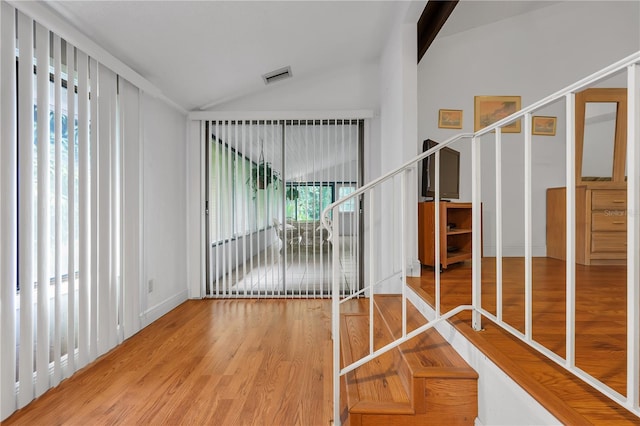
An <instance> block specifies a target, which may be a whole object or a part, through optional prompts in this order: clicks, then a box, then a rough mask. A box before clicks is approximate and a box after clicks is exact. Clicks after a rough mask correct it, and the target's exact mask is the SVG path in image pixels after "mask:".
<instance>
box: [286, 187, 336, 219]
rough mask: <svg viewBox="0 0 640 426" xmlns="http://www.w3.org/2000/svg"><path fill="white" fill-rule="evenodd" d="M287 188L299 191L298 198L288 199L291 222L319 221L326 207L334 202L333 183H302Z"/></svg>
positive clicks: (287, 211) (287, 207) (287, 210)
mask: <svg viewBox="0 0 640 426" xmlns="http://www.w3.org/2000/svg"><path fill="white" fill-rule="evenodd" d="M287 188H291V189H297V197H287V205H286V213H287V218H288V219H289V220H296V221H316V220H319V219H320V215H321V214H322V211H323V210H324V209H325V207H327V206H328V205H329V204H331V203H332V202H333V201H334V186H333V184H331V183H300V184H296V185H288V186H287ZM291 192H293V191H291ZM293 193H294V194H295V192H293ZM291 198H294V199H291Z"/></svg>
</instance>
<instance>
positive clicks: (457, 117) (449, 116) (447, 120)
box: [438, 109, 462, 129]
mask: <svg viewBox="0 0 640 426" xmlns="http://www.w3.org/2000/svg"><path fill="white" fill-rule="evenodd" d="M438 127H439V128H441V129H462V110H461V109H441V110H439V111H438Z"/></svg>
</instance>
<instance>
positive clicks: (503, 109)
mask: <svg viewBox="0 0 640 426" xmlns="http://www.w3.org/2000/svg"><path fill="white" fill-rule="evenodd" d="M474 106H475V108H474V119H475V120H474V132H477V131H478V130H481V129H484V128H485V127H487V126H490V125H491V124H493V123H495V122H497V121H500V120H502V119H503V118H505V117H507V116H509V115H511V114H513V113H514V112H516V111H519V110H520V96H475V97H474ZM520 121H521V120H517V121H515V122H514V123H511V124H509V125H507V126H504V127H503V128H502V133H520Z"/></svg>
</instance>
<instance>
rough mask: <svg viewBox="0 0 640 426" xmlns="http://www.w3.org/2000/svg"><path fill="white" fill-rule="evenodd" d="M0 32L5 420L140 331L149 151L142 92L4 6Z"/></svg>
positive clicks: (0, 396) (1, 392)
mask: <svg viewBox="0 0 640 426" xmlns="http://www.w3.org/2000/svg"><path fill="white" fill-rule="evenodd" d="M0 34H1V44H0V72H1V78H0V190H1V195H2V203H0V235H2V238H0V302H1V304H0V306H1V308H0V321H1V323H0V401H1V402H0V419H2V420H4V419H6V418H7V417H8V416H9V415H10V414H11V413H13V412H14V411H15V410H16V409H18V408H21V407H24V406H25V405H27V404H28V403H29V402H30V401H32V400H33V399H34V398H36V397H38V396H40V395H42V394H43V393H44V392H46V391H47V390H48V389H49V388H51V387H53V386H56V385H57V384H58V383H60V381H61V380H63V379H64V378H66V377H69V376H71V375H72V374H73V373H74V372H75V371H77V370H78V369H80V368H82V367H84V366H86V365H87V364H88V363H90V362H92V361H93V360H95V359H96V358H97V357H98V356H100V355H102V354H104V353H106V352H107V351H109V350H110V349H112V348H113V347H114V346H116V345H117V344H118V343H120V342H122V340H123V339H124V338H126V337H128V336H130V335H132V334H133V333H135V331H137V330H138V329H139V319H138V315H137V314H136V313H137V312H139V304H138V291H139V282H140V258H141V256H140V255H139V254H140V241H141V238H140V229H141V227H140V226H139V220H140V217H141V215H140V211H141V205H140V202H139V200H140V198H141V197H140V188H141V178H140V172H139V170H140V157H141V156H140V125H139V89H138V88H136V87H135V86H133V85H131V84H130V83H128V82H127V81H125V80H124V79H122V78H120V77H119V76H118V75H116V74H115V73H114V72H113V71H111V70H109V69H108V68H106V67H105V66H103V65H101V64H100V63H99V62H98V61H97V60H95V59H93V58H90V57H89V56H88V55H87V54H85V53H84V52H82V51H81V50H80V49H78V48H77V47H75V46H73V45H72V44H71V43H69V42H67V41H66V40H64V39H63V38H61V37H60V36H58V35H56V34H53V33H52V32H50V31H49V30H48V29H47V28H45V27H44V26H43V25H41V24H39V23H37V22H35V21H34V20H32V19H31V18H30V17H28V16H26V15H25V14H23V13H22V12H20V11H17V10H16V9H14V8H13V7H12V6H10V5H8V4H7V3H5V2H0ZM125 231H126V232H128V233H130V234H128V237H127V240H126V241H124V239H123V238H122V236H123V232H125ZM129 235H130V236H129ZM125 258H126V259H127V261H126V262H125V261H124V259H125ZM125 301H126V302H125Z"/></svg>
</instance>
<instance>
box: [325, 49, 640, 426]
mask: <svg viewBox="0 0 640 426" xmlns="http://www.w3.org/2000/svg"><path fill="white" fill-rule="evenodd" d="M625 68H627V71H628V80H627V90H628V92H629V95H628V99H629V101H628V102H629V108H628V119H627V126H628V128H627V133H628V139H627V148H628V149H627V151H628V152H629V156H630V157H629V158H631V160H630V161H628V164H629V166H628V169H629V170H628V173H629V183H628V192H627V194H628V200H629V208H633V206H637V205H638V202H639V201H640V200H637V197H638V194H637V192H638V188H637V182H636V181H634V178H635V179H638V178H639V175H640V172H639V171H638V169H637V168H638V165H637V164H635V163H633V158H638V157H640V155H639V154H638V153H637V151H638V150H640V135H639V133H640V130H639V127H640V126H639V125H640V123H639V122H638V121H640V120H639V119H638V117H637V116H638V112H639V111H640V51H638V52H636V53H634V54H632V55H629V56H627V57H626V58H623V59H622V60H620V61H617V62H615V63H613V64H611V65H609V66H607V67H605V68H603V69H601V70H599V71H597V72H595V73H592V74H591V75H589V76H587V77H585V78H583V79H581V80H579V81H577V82H576V83H573V84H571V85H569V86H567V87H565V88H564V89H561V90H559V91H557V92H555V93H553V94H551V95H549V96H547V97H545V98H543V99H541V100H540V101H538V102H535V103H533V104H531V105H529V106H527V107H525V108H523V109H521V110H519V111H516V112H514V113H513V114H511V115H509V116H508V117H505V118H503V119H501V120H499V121H497V122H495V123H493V124H491V125H489V126H487V127H485V128H483V129H481V130H479V131H477V132H475V133H461V134H458V135H455V136H453V137H451V138H449V139H447V140H446V141H444V142H442V143H439V144H438V145H436V146H434V147H433V148H431V149H429V150H427V151H425V152H423V153H421V154H419V155H417V156H416V157H415V158H413V159H411V160H409V161H407V162H405V163H404V164H402V165H401V166H399V167H397V168H396V169H394V170H392V171H390V172H387V173H386V174H384V175H382V176H380V177H378V178H376V179H374V180H372V181H370V182H369V183H367V184H365V185H363V186H362V187H360V188H358V189H357V190H356V191H354V192H352V193H350V194H349V195H347V196H345V197H343V198H341V199H339V200H337V201H335V202H334V203H331V204H330V205H329V206H327V207H326V208H325V209H324V210H323V212H322V217H321V221H322V225H323V226H324V227H325V228H326V229H327V230H328V231H329V232H330V238H332V237H333V228H338V229H339V220H340V218H339V215H336V214H334V221H333V225H332V224H331V223H330V220H329V216H330V212H331V211H333V212H334V213H335V212H339V206H340V205H342V204H344V203H346V202H348V201H349V200H352V199H353V198H355V197H358V196H360V195H362V194H365V193H367V192H369V191H372V190H373V189H374V188H376V187H378V186H379V185H380V184H382V183H384V182H387V181H389V180H391V179H393V178H394V177H396V176H398V175H399V174H401V173H403V172H406V171H408V170H411V169H412V168H413V167H414V165H415V164H416V163H418V162H419V161H421V160H423V159H425V158H427V157H428V156H430V155H432V154H435V153H436V152H438V151H440V150H441V149H442V148H444V147H446V146H448V145H450V144H452V143H454V142H456V141H459V140H463V139H469V140H470V141H471V143H472V170H473V172H474V174H473V176H476V177H477V178H478V179H479V176H480V175H475V172H479V170H480V169H481V167H478V166H479V165H480V164H479V149H478V143H477V142H479V138H480V137H481V136H483V135H486V134H488V133H490V132H495V141H496V144H497V146H498V147H499V146H500V145H499V144H500V140H501V136H502V128H503V127H504V126H506V125H509V124H511V123H512V122H514V121H516V120H519V119H524V123H525V125H524V128H525V130H524V139H525V171H524V173H525V183H526V184H527V185H529V186H530V184H531V182H530V176H529V182H528V183H527V179H526V176H527V173H529V174H530V173H531V153H530V149H531V134H530V133H531V115H532V113H533V112H535V111H536V110H538V109H540V108H542V107H544V106H547V105H549V104H551V103H553V102H556V101H558V100H561V99H563V98H564V100H565V102H566V111H567V116H566V118H565V119H566V120H567V126H566V127H567V136H566V137H567V160H566V161H567V163H566V164H567V171H566V172H567V185H568V186H569V185H572V184H573V179H572V177H573V176H574V174H575V173H574V172H575V170H574V169H575V163H574V162H573V161H572V160H573V158H572V157H573V146H574V144H575V129H574V123H573V122H572V120H573V115H574V114H573V110H574V101H573V98H574V95H575V93H576V92H578V91H580V90H583V89H585V88H587V87H589V86H591V85H593V84H595V83H598V82H600V81H602V80H603V79H605V78H607V77H609V76H611V75H613V74H615V73H617V72H619V71H622V70H624V69H625ZM527 149H528V151H527ZM632 153H634V154H633V155H635V157H631V154H632ZM496 155H497V156H498V154H496ZM497 158H499V156H498V157H497ZM437 167H438V165H436V197H435V200H436V201H437V200H439V182H438V181H439V179H438V173H437V170H438V168H437ZM498 177H499V179H502V175H501V165H500V164H499V162H498V161H496V179H498ZM404 180H405V179H404V177H403V182H402V184H404ZM497 184H498V182H497ZM473 185H474V189H473V191H472V193H473V196H472V198H473V200H472V202H473V210H474V211H473V220H474V224H477V223H478V221H479V220H480V214H479V211H478V210H477V208H476V205H477V204H478V203H479V202H480V198H479V193H478V192H477V189H476V186H475V185H478V182H476V181H475V180H474V183H473ZM574 196H575V194H574V189H572V188H569V187H568V188H567V226H566V228H567V238H566V240H567V247H566V248H567V265H566V268H567V299H569V298H571V297H575V292H574V291H573V289H574V288H575V275H574V274H573V273H572V268H573V267H574V265H573V262H570V260H571V259H573V258H574V257H573V256H574V250H575V247H574V246H573V239H574V238H575V235H573V231H572V228H573V226H574V224H575V215H574V214H573V212H574V210H573V209H574V207H573V206H572V205H571V206H570V202H569V201H570V200H573V198H574ZM400 197H401V203H405V187H404V185H403V186H402V188H401V191H400ZM371 199H373V192H371ZM497 202H498V201H497ZM500 202H501V201H500ZM632 202H634V203H635V204H633V203H632ZM527 204H528V205H527ZM371 207H373V204H371ZM402 211H403V210H402V209H401V212H402ZM630 211H631V212H633V213H635V211H634V210H630ZM636 216H637V215H636ZM632 218H633V216H632ZM632 218H630V219H629V221H628V222H629V223H628V232H627V234H628V235H627V236H628V240H629V241H630V242H629V243H628V244H627V257H628V258H631V256H632V255H634V256H637V255H638V250H639V246H640V242H639V241H638V240H639V239H640V237H638V235H635V234H638V232H637V230H638V228H639V227H640V223H638V222H639V221H638V219H637V217H636V218H633V220H632ZM435 220H436V229H435V238H436V240H438V239H439V237H440V235H439V234H440V232H439V227H438V226H437V224H438V222H439V219H438V215H437V214H436V219H435ZM530 225H531V190H530V187H529V190H528V191H527V193H525V227H526V226H530ZM499 228H500V229H499V230H498V231H497V232H502V230H501V225H500V227H499ZM370 232H372V231H370ZM400 233H401V234H403V232H400ZM632 233H635V234H634V235H631V234H632ZM400 238H401V240H402V247H403V248H402V270H401V271H400V275H401V280H402V286H403V287H402V289H403V295H402V298H403V314H402V317H403V333H402V337H400V338H398V339H396V340H395V341H394V342H391V343H389V344H387V345H386V346H384V347H383V348H380V349H378V350H375V351H374V350H373V343H372V342H370V347H371V349H370V353H369V355H367V356H365V357H363V358H361V359H360V360H357V361H355V362H353V363H352V364H351V365H348V366H344V367H343V368H342V369H340V360H339V351H340V350H339V345H340V341H339V338H340V331H339V325H338V318H339V311H340V305H341V303H342V302H344V301H346V300H348V299H345V300H343V301H339V297H340V295H339V285H338V281H339V275H338V274H337V269H336V264H337V263H338V260H339V255H338V251H339V250H338V249H336V250H334V253H333V259H334V274H333V280H334V283H333V295H332V296H333V304H332V306H333V308H332V310H333V312H332V314H333V316H332V319H333V335H334V358H333V359H334V378H333V379H334V424H336V425H339V424H340V417H339V415H340V410H339V408H340V407H338V405H339V392H340V386H339V380H340V377H341V376H343V375H344V374H346V373H347V372H349V371H352V370H353V369H355V368H357V367H358V366H360V365H362V364H364V363H366V362H368V361H370V360H372V359H374V358H375V357H377V356H379V355H381V354H382V353H384V352H386V351H388V350H391V349H393V348H394V347H396V346H398V345H399V344H401V343H402V342H404V341H406V340H408V339H409V338H410V337H409V336H411V337H413V336H415V335H417V334H419V333H420V332H422V331H424V330H426V329H428V328H431V327H433V326H434V325H435V324H437V323H439V322H441V321H443V320H444V319H446V318H449V317H450V316H452V315H455V314H452V312H456V313H458V312H460V311H462V310H466V309H471V310H472V312H473V313H474V322H473V326H474V328H476V329H479V328H480V321H479V319H480V317H481V316H484V317H485V318H487V319H488V320H490V321H492V322H493V323H494V324H496V325H497V326H499V327H501V328H503V329H505V330H506V331H508V332H509V333H511V334H513V335H514V336H515V337H517V338H518V339H520V340H521V341H523V342H524V343H526V344H528V345H529V346H530V347H532V348H533V349H535V350H537V351H538V352H540V353H541V354H543V355H544V356H546V357H548V358H549V359H551V360H552V361H554V362H556V363H558V364H559V365H561V366H562V367H564V368H565V369H566V370H567V371H569V372H571V373H572V374H573V375H574V376H575V377H578V378H580V379H581V380H583V381H584V382H585V383H587V384H589V385H591V386H592V387H593V388H595V389H596V390H597V391H598V392H600V393H601V394H603V395H605V396H607V397H608V398H610V399H611V400H613V401H615V402H616V403H618V404H619V405H621V406H622V407H624V408H626V409H627V410H629V411H631V412H632V413H634V414H635V415H637V416H639V417H640V406H639V405H640V402H639V401H638V397H639V395H638V394H639V393H640V389H639V384H638V382H640V360H638V359H637V358H638V353H634V351H633V350H632V349H628V350H627V359H628V362H627V364H628V367H629V368H628V369H627V370H628V371H627V395H626V397H625V396H623V395H621V394H619V393H618V392H616V391H614V390H613V389H611V388H610V387H609V386H607V385H606V384H604V383H603V382H602V381H600V380H599V379H597V378H595V377H593V376H590V375H589V374H587V373H586V372H584V371H582V370H581V369H580V368H578V367H577V366H576V365H575V360H574V359H572V357H571V355H570V354H571V353H572V352H573V350H574V348H573V345H574V344H575V343H574V342H572V341H571V340H570V339H572V337H571V336H569V335H570V334H575V325H574V324H573V323H572V320H571V318H573V316H574V312H573V309H574V306H575V303H574V302H572V301H569V300H568V301H567V318H568V319H567V326H566V327H567V329H566V334H567V336H568V337H567V339H568V340H567V355H566V356H565V358H564V361H563V359H562V358H561V357H560V356H558V355H556V354H553V353H551V352H550V351H549V350H547V349H546V348H545V347H544V346H542V345H540V344H539V343H537V342H536V341H535V340H534V339H533V337H532V335H531V332H530V328H531V327H530V326H527V329H526V330H525V333H522V332H520V331H519V330H515V329H513V327H511V326H509V324H507V323H505V322H503V320H502V318H501V314H500V312H501V309H502V306H498V315H497V316H494V315H493V314H491V313H489V312H487V311H486V310H485V309H484V308H483V307H482V303H481V301H480V300H479V299H480V298H479V297H478V300H475V298H474V300H473V304H472V305H471V306H467V305H460V306H458V307H455V308H453V309H452V310H451V311H449V312H447V313H445V314H443V315H442V314H440V313H439V309H440V307H439V306H436V307H435V310H436V318H435V319H434V320H432V321H431V322H430V323H428V324H426V325H424V326H422V327H420V328H419V329H417V330H414V331H413V332H411V333H406V329H405V326H406V325H405V323H406V317H405V316H406V306H405V303H406V295H405V288H406V280H405V276H404V275H405V265H404V263H405V260H406V259H405V253H404V235H401V236H400ZM479 245H480V244H476V242H475V241H474V243H473V245H472V246H473V247H472V250H473V259H474V262H473V263H474V265H473V268H474V272H473V274H472V287H473V293H474V294H481V290H480V286H481V280H480V273H479V270H480V269H479V268H480V266H479V265H477V266H476V263H479V262H476V260H477V259H480V256H479V253H480V250H481V248H480V247H479ZM530 245H531V240H530V236H529V237H526V238H525V266H526V265H527V264H529V263H530V262H531V258H532V255H531V249H530V247H529V246H530ZM371 246H372V244H371ZM498 246H499V249H498V250H497V253H496V256H498V255H499V256H500V258H499V259H498V258H497V264H501V258H502V253H501V250H502V249H501V243H498ZM371 254H373V250H371ZM436 256H438V254H437V253H436ZM374 261H375V260H374V259H372V260H371V262H372V263H373V262H374ZM498 261H500V263H498ZM436 262H437V258H436ZM570 263H571V264H570ZM631 263H632V262H631ZM476 268H477V269H476ZM525 269H526V268H525ZM627 270H628V273H627V294H628V295H627V298H628V299H630V300H631V301H629V300H628V303H627V305H628V306H627V310H628V315H627V318H628V320H627V340H628V345H627V347H628V348H638V347H640V342H639V337H638V333H637V327H638V325H637V324H635V323H634V319H637V318H639V317H640V303H639V302H638V301H637V300H636V299H637V296H638V294H639V293H640V285H639V284H638V280H639V277H638V275H640V271H638V267H637V266H633V265H630V266H629V267H628V269H627ZM525 272H526V271H525ZM500 273H501V272H500ZM435 274H436V294H437V292H438V291H439V288H438V287H439V271H438V270H437V269H436V272H435ZM499 276H500V277H501V275H499ZM526 276H527V274H526V273H525V287H528V288H529V289H528V290H527V291H528V292H530V291H531V288H530V287H531V280H530V279H529V280H527V279H526ZM497 280H498V281H500V282H497V283H496V284H497V286H501V278H497ZM378 284H379V282H375V280H373V279H371V284H369V285H367V286H365V287H364V288H363V289H361V290H360V291H358V292H357V295H361V294H366V292H367V291H369V292H370V298H371V299H372V296H373V294H374V291H373V289H374V287H375V286H376V285H378ZM570 289H571V290H572V291H570ZM354 297H355V295H354ZM349 299H350V298H349ZM437 300H438V298H437V297H436V303H438V302H437ZM369 306H370V308H369V310H370V312H369V315H370V323H372V319H371V315H372V302H371V301H370V304H369ZM525 309H530V307H529V308H527V307H525ZM570 309H571V310H572V312H569V310H570ZM525 317H527V312H525ZM476 318H477V319H478V320H477V321H476ZM635 322H637V321H635ZM429 324H431V325H429ZM371 327H372V326H371V324H370V328H371ZM370 339H373V332H372V330H370Z"/></svg>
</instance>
